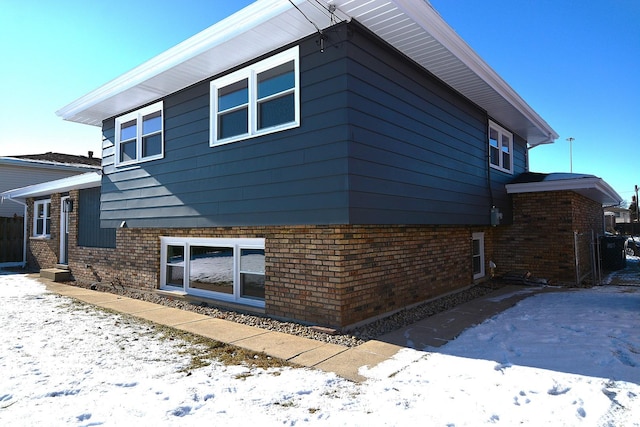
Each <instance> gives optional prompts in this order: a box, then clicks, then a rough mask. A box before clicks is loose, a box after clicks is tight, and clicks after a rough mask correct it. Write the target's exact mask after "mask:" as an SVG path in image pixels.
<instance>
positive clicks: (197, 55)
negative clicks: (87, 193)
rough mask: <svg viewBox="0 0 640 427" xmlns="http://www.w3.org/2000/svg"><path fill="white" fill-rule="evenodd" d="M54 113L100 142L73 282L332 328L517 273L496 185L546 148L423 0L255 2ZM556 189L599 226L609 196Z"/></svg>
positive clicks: (551, 135) (547, 139)
mask: <svg viewBox="0 0 640 427" xmlns="http://www.w3.org/2000/svg"><path fill="white" fill-rule="evenodd" d="M57 114H58V115H59V116H60V117H62V118H63V119H64V120H69V121H73V122H78V123H84V124H87V125H91V126H100V127H101V128H102V131H103V143H102V147H103V150H102V157H103V163H102V165H103V167H102V169H103V170H102V177H101V186H100V191H101V194H100V224H101V227H104V228H106V229H116V244H115V248H113V249H110V251H111V252H109V253H108V257H105V254H104V253H100V256H96V257H95V259H94V260H93V261H92V260H91V259H90V257H91V254H90V253H89V254H88V255H87V251H85V252H83V253H82V254H81V253H80V252H78V258H79V260H78V261H77V262H76V261H74V259H72V257H70V259H69V266H70V269H71V271H72V274H73V275H74V277H75V278H76V280H79V281H95V280H96V277H98V278H100V281H104V282H110V283H113V282H117V283H120V284H123V285H125V286H128V287H131V288H136V289H140V290H144V291H147V292H155V293H160V294H164V295H168V296H171V297H176V298H177V297H180V298H198V299H200V300H205V301H211V302H212V303H216V304H228V305H231V306H239V307H242V308H243V309H248V310H253V311H256V312H261V313H264V314H265V315H269V316H274V317H278V318H286V319H293V320H296V321H300V322H305V323H312V324H319V325H325V326H331V327H335V328H341V329H347V328H349V327H353V326H355V325H358V324H361V323H363V322H367V321H370V320H371V319H374V318H377V317H380V316H384V315H387V314H389V313H393V312H395V311H397V310H401V309H402V308H404V307H406V306H409V305H413V304H417V303H420V302H423V301H427V300H430V299H433V298H437V297H439V296H442V295H444V294H449V293H452V292H456V291H459V290H461V289H465V288H468V287H469V286H473V285H474V284H478V283H481V282H482V281H484V280H487V279H489V267H488V266H489V265H490V261H491V265H497V268H498V269H500V268H501V267H502V266H505V267H503V268H505V269H506V268H507V266H508V267H509V268H511V267H514V268H525V269H527V268H528V267H529V265H527V262H528V261H527V260H528V258H527V257H526V256H524V257H522V258H518V259H519V263H520V264H519V265H516V266H512V265H510V261H509V259H510V258H511V254H512V253H513V246H512V244H511V243H510V242H512V241H513V235H512V233H514V231H513V230H515V228H513V227H514V225H517V224H516V223H517V221H518V218H519V216H518V215H519V213H518V212H520V211H519V209H520V208H519V205H516V204H514V199H515V198H517V197H519V196H520V195H521V194H522V195H523V196H522V197H524V198H526V197H528V195H529V194H530V192H529V191H528V188H529V187H528V186H525V191H522V192H520V191H519V188H521V187H518V183H516V184H514V185H515V187H513V188H512V190H511V191H507V187H506V186H507V184H511V183H514V182H516V181H515V180H516V178H518V177H519V176H521V175H522V174H524V173H526V172H529V165H528V156H527V153H528V150H529V149H534V148H535V147H536V146H538V145H541V144H548V143H552V142H553V141H554V140H555V139H556V138H557V137H558V135H557V134H556V132H555V131H554V130H553V129H552V128H551V126H549V124H547V122H546V121H545V120H544V119H543V118H542V117H541V116H540V115H539V114H538V113H537V112H536V111H535V110H534V109H533V108H531V106H529V105H528V104H527V103H526V102H525V101H524V100H523V99H522V98H521V97H520V96H519V95H518V94H517V93H516V92H515V91H514V90H513V89H512V88H511V87H510V86H509V85H508V84H507V83H506V82H505V81H504V80H503V79H502V78H501V77H500V76H499V75H498V74H497V73H496V72H495V71H494V70H492V69H491V67H490V66H489V65H488V64H487V63H486V62H485V61H484V60H483V59H482V58H480V57H479V56H478V55H477V54H476V53H475V52H474V51H473V49H472V48H471V47H470V46H469V45H468V44H467V43H466V42H465V41H463V40H462V39H461V38H460V37H459V36H458V35H457V34H456V33H455V32H454V31H453V30H452V29H451V28H450V27H449V26H448V25H447V24H446V23H445V22H444V21H443V20H442V18H441V17H440V15H439V14H438V13H437V11H436V10H434V9H433V7H432V6H431V5H430V4H429V3H428V2H426V1H422V0H391V1H389V0H385V1H382V0H366V1H365V0H332V1H325V0H319V1H316V0H313V1H311V0H292V1H286V0H261V1H257V2H255V3H253V4H251V5H249V6H248V7H246V8H245V9H243V10H241V11H239V12H238V13H236V14H234V15H232V16H230V17H228V18H226V19H224V20H223V21H221V22H218V23H216V24H214V25H213V26H212V27H210V28H208V29H206V30H204V31H203V32H201V33H199V34H197V35H195V36H193V37H192V38H190V39H188V40H186V41H184V42H183V43H181V44H179V45H177V46H175V47H174V48H172V49H169V50H167V51H166V52H164V53H162V54H160V55H158V56H157V57H155V58H153V59H151V60H150V61H148V62H146V63H144V64H142V65H140V66H139V67H137V68H135V69H133V70H131V71H130V72H128V73H126V74H125V75H123V76H121V77H119V78H116V79H114V80H112V81H111V82H109V83H107V84H105V85H104V86H102V87H100V88H98V89H96V90H95V91H92V92H90V93H88V94H86V95H84V96H82V97H81V98H79V99H78V100H76V101H74V102H72V103H71V104H69V105H67V106H65V107H63V108H62V109H60V110H59V111H58V112H57ZM567 178H568V180H567V181H565V184H566V185H565V186H560V187H554V188H553V191H552V192H551V193H549V192H545V191H546V190H544V189H542V194H543V195H547V197H551V198H552V199H554V198H555V199H557V196H558V193H559V194H561V195H565V196H566V197H567V200H568V201H569V202H568V206H577V207H578V208H579V209H585V208H586V209H591V210H592V211H593V212H595V214H594V215H592V216H590V218H591V221H590V222H589V223H586V224H584V225H581V227H582V228H587V229H591V230H596V233H598V232H600V230H601V229H602V204H603V203H614V202H615V199H616V197H618V198H619V196H617V194H616V193H615V192H614V191H613V190H611V188H610V187H608V185H606V183H603V182H602V181H601V180H599V178H595V180H594V182H595V184H594V185H595V187H596V188H595V190H593V191H589V192H588V193H586V192H584V191H577V192H576V191H574V187H573V184H575V180H574V179H573V178H574V177H571V176H569V177H567ZM519 184H520V185H522V183H519ZM532 185H533V186H534V187H535V185H536V184H535V183H534V184H532ZM574 199H577V200H578V201H580V203H574V202H575V200H574ZM583 199H584V200H583ZM563 206H564V205H563ZM569 209H573V207H569ZM598 213H599V214H600V216H598ZM565 214H566V212H562V213H559V215H563V216H566V215H565ZM598 218H599V219H598ZM538 228H539V227H538ZM569 228H571V227H569ZM569 232H570V233H573V231H572V230H570V231H569ZM517 233H518V238H519V239H521V238H522V237H523V236H522V235H521V233H522V229H521V228H517ZM525 237H526V236H525ZM569 237H570V238H571V239H573V234H571V236H569V234H567V238H569ZM554 238H558V236H555V237H554ZM525 240H526V239H525ZM519 248H520V249H521V250H523V251H526V250H527V249H526V248H524V247H522V245H520V246H519ZM89 252H90V251H89ZM559 256H560V257H566V256H565V254H560V255H559ZM567 256H569V257H572V256H573V255H567ZM533 257H534V258H535V256H533ZM564 261H566V260H563V262H564ZM567 264H570V262H568V261H567ZM530 265H535V264H534V263H532V264H530ZM558 271H559V273H558V277H557V279H558V280H559V281H564V280H565V279H566V278H565V277H564V276H562V274H563V269H559V270H558ZM539 273H542V272H539V271H534V274H539ZM554 274H555V273H554ZM567 277H569V278H570V279H571V280H573V277H574V275H573V273H570V274H569V275H568V276H567Z"/></svg>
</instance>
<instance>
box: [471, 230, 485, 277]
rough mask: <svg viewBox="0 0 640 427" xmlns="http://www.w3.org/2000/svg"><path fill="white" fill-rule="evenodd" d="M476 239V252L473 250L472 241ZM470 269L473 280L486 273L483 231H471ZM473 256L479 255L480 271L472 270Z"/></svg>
mask: <svg viewBox="0 0 640 427" xmlns="http://www.w3.org/2000/svg"><path fill="white" fill-rule="evenodd" d="M476 240H478V241H480V246H479V247H480V253H479V254H476V253H475V252H474V250H473V242H475V241H476ZM471 244H472V246H471V258H472V259H471V271H472V272H473V280H477V279H481V278H483V277H484V276H485V275H486V270H485V257H484V233H483V232H476V233H472V234H471ZM475 257H479V258H480V271H479V272H477V273H476V272H475V271H474V270H473V259H474V258H475Z"/></svg>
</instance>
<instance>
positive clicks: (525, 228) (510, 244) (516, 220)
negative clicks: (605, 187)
mask: <svg viewBox="0 0 640 427" xmlns="http://www.w3.org/2000/svg"><path fill="white" fill-rule="evenodd" d="M602 227H603V212H602V207H601V205H600V204H599V203H598V202H595V201H593V200H590V199H587V198H586V197H584V196H581V195H580V194H577V193H575V192H572V191H551V192H538V193H522V194H514V195H513V225H511V226H504V227H502V226H498V227H496V228H495V229H494V230H493V233H492V234H493V236H494V248H493V255H492V256H493V258H494V262H495V263H496V264H497V265H498V270H497V273H498V274H505V273H507V272H509V271H529V272H531V273H532V275H534V276H536V277H541V278H546V279H550V280H551V281H552V282H554V283H556V284H569V285H575V284H576V267H575V252H574V231H575V232H577V233H579V234H588V236H589V237H590V236H591V231H592V230H593V232H594V234H595V236H598V235H600V234H602V230H603V228H602ZM579 243H580V244H579V248H578V251H579V253H580V263H579V264H580V265H581V266H582V267H583V268H587V267H588V268H589V269H590V268H591V267H590V259H589V257H590V255H589V254H590V252H589V251H590V249H589V247H588V246H589V244H590V240H589V241H586V240H585V239H580V242H579ZM585 246H586V247H585ZM582 273H584V271H582V272H581V275H582Z"/></svg>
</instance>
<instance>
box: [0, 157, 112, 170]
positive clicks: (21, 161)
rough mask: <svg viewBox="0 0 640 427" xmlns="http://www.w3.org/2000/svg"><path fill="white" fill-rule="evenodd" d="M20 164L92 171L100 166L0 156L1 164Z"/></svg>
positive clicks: (36, 167) (43, 167) (23, 165)
mask: <svg viewBox="0 0 640 427" xmlns="http://www.w3.org/2000/svg"><path fill="white" fill-rule="evenodd" d="M1 165H6V166H19V167H23V168H24V167H28V168H34V169H54V170H66V171H76V172H81V171H85V172H87V171H90V170H99V169H101V167H100V166H91V165H85V164H81V163H60V162H52V161H48V160H33V159H20V158H17V157H0V166H1Z"/></svg>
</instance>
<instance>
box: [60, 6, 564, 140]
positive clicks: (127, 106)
mask: <svg viewBox="0 0 640 427" xmlns="http://www.w3.org/2000/svg"><path fill="white" fill-rule="evenodd" d="M330 6H331V9H332V8H333V6H335V7H336V9H335V10H334V11H333V13H332V12H330ZM351 19H356V20H357V21H358V22H360V23H361V24H363V25H364V26H365V27H367V28H368V29H369V30H371V31H372V32H373V33H375V34H377V35H378V36H379V37H381V38H382V39H383V40H385V41H387V42H388V43H389V44H391V45H392V46H394V47H395V48H396V49H398V50H399V51H400V52H402V53H404V54H405V55H407V56H408V57H409V58H410V59H412V60H413V61H415V62H416V63H418V64H420V65H421V66H423V67H424V68H425V69H427V70H428V71H430V72H431V73H433V74H434V75H435V76H437V77H438V78H440V79H441V80H443V81H444V82H445V83H447V84H448V85H450V86H451V87H453V88H454V89H455V90H457V91H458V92H460V93H461V94H462V95H464V96H465V97H467V98H468V99H470V100H471V101H473V102H474V103H476V104H477V105H478V106H480V107H481V108H483V109H485V110H486V111H487V112H488V114H489V115H490V116H491V117H492V118H493V119H495V120H497V121H499V122H501V123H502V124H503V125H505V126H507V127H508V128H509V129H510V130H511V131H513V132H515V133H517V134H518V135H520V136H521V137H523V138H525V139H526V140H527V142H528V143H529V145H530V146H532V147H533V146H536V145H539V144H545V143H551V142H553V141H554V140H555V139H557V138H558V134H557V133H556V132H555V131H554V130H553V129H552V128H551V127H550V126H549V125H548V124H547V123H546V122H545V121H544V120H543V119H542V118H541V117H540V116H539V115H538V114H537V113H536V112H535V111H534V110H533V109H532V108H531V107H530V106H529V105H528V104H527V103H526V102H525V101H524V100H523V99H522V98H521V97H520V96H519V95H518V94H517V93H516V92H515V91H514V90H513V89H512V88H511V87H510V86H509V85H508V84H507V83H506V82H505V81H504V80H503V79H502V78H501V77H500V76H499V75H498V74H497V73H496V72H495V71H493V69H491V67H489V65H488V64H487V63H486V62H485V61H484V60H483V59H482V58H480V56H478V54H476V53H475V51H474V50H473V49H471V48H470V47H469V45H468V44H467V43H466V42H465V41H464V40H462V38H461V37H460V36H458V34H457V33H456V32H455V31H454V30H453V29H452V28H451V27H449V25H448V24H447V23H446V22H445V21H444V20H443V19H442V18H441V17H440V15H439V14H438V12H437V11H436V10H435V9H434V8H433V7H432V6H431V4H430V3H429V2H428V1H427V0H291V1H290V0H259V1H256V2H255V3H252V4H251V5H249V6H247V7H246V8H244V9H242V10H240V11H239V12H237V13H235V14H233V15H231V16H229V17H228V18H226V19H224V20H222V21H220V22H218V23H217V24H215V25H213V26H211V27H209V28H207V29H205V30H204V31H202V32H200V33H198V34H196V35H195V36H193V37H191V38H189V39H187V40H185V41H184V42H182V43H180V44H178V45H176V46H175V47H173V48H171V49H169V50H167V51H165V52H163V53H162V54H160V55H158V56H156V57H155V58H153V59H151V60H149V61H147V62H145V63H143V64H142V65H140V66H138V67H136V68H134V69H133V70H131V71H129V72H127V73H125V74H123V75H122V76H120V77H118V78H116V79H114V80H112V81H110V82H108V83H106V84H105V85H103V86H101V87H99V88H98V89H96V90H94V91H92V92H90V93H88V94H86V95H84V96H83V97H81V98H79V99H78V100H76V101H74V102H72V103H70V104H69V105H67V106H65V107H63V108H61V109H60V110H58V111H57V112H56V113H57V114H58V115H59V116H60V117H62V118H63V119H65V120H69V121H73V122H78V123H85V124H89V125H94V126H101V125H102V121H103V120H105V119H107V118H110V117H114V116H117V115H119V114H122V113H124V112H127V111H130V110H133V109H135V108H137V107H139V106H141V105H144V104H148V103H151V102H153V101H155V100H157V99H159V98H162V97H164V96H166V95H169V94H171V93H173V92H176V91H178V90H181V89H184V88H185V87H188V86H190V85H192V84H194V83H197V82H199V81H202V80H205V79H207V78H211V77H212V76H214V75H217V74H220V73H223V72H224V71H226V70H229V69H231V68H233V67H235V66H238V65H240V64H243V63H245V62H248V61H250V60H252V59H254V58H256V57H259V56H261V55H264V54H267V53H269V52H271V51H273V50H275V49H278V48H279V47H282V46H284V45H287V44H290V43H294V42H296V41H298V40H300V39H302V38H304V37H307V36H309V35H312V34H314V33H316V32H317V28H320V29H322V28H326V27H328V26H330V25H331V23H332V22H336V21H348V20H351ZM314 24H315V25H314ZM316 26H317V28H316Z"/></svg>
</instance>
